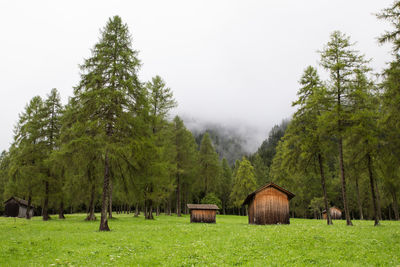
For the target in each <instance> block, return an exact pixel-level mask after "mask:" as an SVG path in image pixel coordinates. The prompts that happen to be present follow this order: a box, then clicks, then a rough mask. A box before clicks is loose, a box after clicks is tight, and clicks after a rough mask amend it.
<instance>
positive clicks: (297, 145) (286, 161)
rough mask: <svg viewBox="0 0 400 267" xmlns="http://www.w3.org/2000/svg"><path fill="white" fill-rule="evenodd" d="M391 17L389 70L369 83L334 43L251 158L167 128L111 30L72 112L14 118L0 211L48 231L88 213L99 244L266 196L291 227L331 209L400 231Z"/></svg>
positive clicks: (389, 15) (30, 111) (350, 51)
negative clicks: (123, 231)
mask: <svg viewBox="0 0 400 267" xmlns="http://www.w3.org/2000/svg"><path fill="white" fill-rule="evenodd" d="M399 6H400V2H396V3H395V4H394V5H393V6H392V7H389V8H387V9H385V10H383V11H382V12H381V13H380V14H378V18H379V19H384V20H388V21H389V22H392V24H393V26H394V29H393V30H392V31H388V32H386V33H384V34H383V35H382V36H381V37H380V39H379V40H380V42H390V43H392V44H393V61H392V62H390V63H389V64H388V66H387V68H386V69H385V70H383V72H382V73H381V74H380V75H375V74H374V73H373V70H372V67H371V63H370V60H368V59H367V58H366V57H365V56H364V55H363V54H362V53H361V52H359V51H357V50H356V49H355V44H354V43H353V42H352V40H351V37H350V36H348V35H346V34H344V33H341V32H339V31H335V32H333V33H332V34H331V36H330V40H328V41H327V43H326V44H325V45H321V50H320V51H319V52H318V53H319V55H320V61H319V65H318V66H305V69H304V73H303V74H302V75H301V76H300V77H299V79H300V80H299V86H298V87H299V88H298V94H297V99H296V100H295V101H294V102H293V103H292V105H293V106H294V107H296V108H297V111H296V112H295V113H294V115H293V117H292V118H290V119H285V120H283V121H282V122H281V123H280V124H279V125H275V126H274V127H273V128H272V129H271V131H270V132H269V135H268V137H267V138H266V139H265V140H264V142H263V143H262V144H261V146H260V147H259V148H258V149H257V151H256V152H254V153H249V151H248V149H246V147H245V144H246V142H245V140H242V139H241V137H239V136H235V135H233V134H229V132H228V131H224V130H223V129H222V127H220V128H218V127H217V128H209V129H208V130H205V131H200V132H199V131H193V133H192V132H191V131H190V130H188V128H187V127H186V125H185V123H184V120H182V119H181V118H180V117H179V116H176V117H174V118H173V119H171V118H170V112H171V110H172V109H173V108H174V107H175V106H176V105H177V104H178V103H176V101H175V99H174V97H173V93H172V89H171V88H169V87H168V82H167V80H164V79H163V78H162V77H160V76H155V77H153V78H152V79H151V80H150V81H141V80H140V79H139V77H138V74H137V73H138V70H139V68H140V66H141V62H140V59H139V55H138V52H137V51H136V50H135V49H134V43H133V42H132V37H131V35H130V32H129V29H128V27H127V25H126V24H125V23H123V22H122V19H121V18H120V17H118V16H115V17H113V18H110V19H109V20H108V21H107V24H106V26H105V27H104V28H103V29H102V31H101V36H100V38H99V41H98V42H97V43H96V44H95V45H94V47H93V49H92V50H91V55H90V57H88V58H87V59H85V60H83V63H82V65H81V66H80V71H81V73H80V74H81V79H80V81H79V83H78V84H77V86H76V87H75V88H74V94H73V96H72V97H70V98H69V101H68V103H67V104H66V105H65V106H63V105H62V104H61V102H60V95H59V93H58V91H57V89H52V90H51V91H50V92H49V94H48V95H47V96H46V97H45V98H42V97H40V96H35V97H33V98H32V99H31V101H30V102H29V103H28V104H27V105H26V107H25V109H24V110H23V111H22V112H21V114H20V116H19V120H18V122H17V123H16V126H15V129H14V140H13V143H12V145H11V146H10V148H9V149H8V151H3V152H2V153H1V155H0V195H1V199H2V200H3V201H4V200H6V199H8V198H9V197H11V196H18V197H21V198H24V199H26V200H27V201H28V203H29V204H33V205H34V206H35V207H36V214H37V215H38V213H39V214H41V216H42V217H43V220H49V219H51V216H50V214H57V213H58V217H59V218H60V219H63V218H65V216H64V214H65V213H67V212H68V213H69V212H86V213H87V217H86V220H97V219H100V220H99V224H100V225H99V230H100V231H108V230H110V228H109V226H108V220H109V219H112V218H113V214H115V213H132V215H133V216H141V215H143V217H144V218H145V219H147V220H152V219H154V218H156V217H154V214H155V216H158V215H160V214H161V213H162V212H163V213H165V214H166V215H172V214H173V213H176V215H177V216H181V214H187V213H188V210H187V206H186V204H188V203H208V204H216V205H218V206H219V208H220V213H223V214H239V215H246V209H245V207H243V206H242V203H243V201H244V199H245V198H246V196H247V195H248V194H249V193H251V192H252V191H254V190H256V189H257V188H258V187H260V186H262V185H264V184H266V183H268V182H274V183H277V184H279V185H281V186H283V187H285V188H287V189H288V190H290V191H292V192H294V193H295V194H296V197H295V198H293V200H291V212H292V214H291V215H292V216H295V217H304V218H321V217H322V216H321V213H322V211H323V210H328V209H329V208H330V207H332V206H336V207H338V208H340V209H342V210H343V211H344V214H345V218H346V222H347V225H352V220H353V219H374V220H375V222H374V223H375V225H379V223H380V220H385V219H395V220H399V203H398V198H399V193H400V167H399V166H400V164H399V163H400V162H399V159H400V136H399V133H400V115H399V114H400V110H399V109H400V90H399V88H400V63H399V62H400V61H399V60H400V58H399V55H398V50H399V46H400V45H399V44H400V37H399V29H400V23H399V15H398V14H399ZM323 71H325V72H326V73H327V74H328V78H327V79H321V78H320V77H321V76H320V75H319V73H321V72H323ZM28 207H29V205H28ZM0 212H1V210H0ZM96 212H100V218H97V217H96V215H95V213H96ZM27 214H29V212H27ZM27 216H29V215H27ZM27 219H29V217H28V218H27ZM327 223H328V224H332V220H331V219H330V216H329V213H328V218H327Z"/></svg>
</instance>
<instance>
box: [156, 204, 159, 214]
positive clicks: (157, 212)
mask: <svg viewBox="0 0 400 267" xmlns="http://www.w3.org/2000/svg"><path fill="white" fill-rule="evenodd" d="M156 216H160V205H157V208H156Z"/></svg>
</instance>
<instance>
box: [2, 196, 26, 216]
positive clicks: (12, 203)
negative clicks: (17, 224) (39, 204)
mask: <svg viewBox="0 0 400 267" xmlns="http://www.w3.org/2000/svg"><path fill="white" fill-rule="evenodd" d="M4 205H5V206H4V211H5V215H6V216H7V217H18V218H25V217H26V212H27V210H28V201H26V200H23V199H21V198H17V197H10V198H9V199H8V200H7V201H5V202H4ZM32 216H33V206H32V205H30V209H29V217H32Z"/></svg>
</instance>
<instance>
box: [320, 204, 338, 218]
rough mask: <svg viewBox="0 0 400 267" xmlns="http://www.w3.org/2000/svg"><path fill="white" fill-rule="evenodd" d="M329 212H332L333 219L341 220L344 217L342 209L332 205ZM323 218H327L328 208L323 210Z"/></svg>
mask: <svg viewBox="0 0 400 267" xmlns="http://www.w3.org/2000/svg"><path fill="white" fill-rule="evenodd" d="M329 212H330V214H331V219H332V220H340V219H342V211H341V210H340V209H338V208H336V207H331V208H330V209H329ZM322 218H324V219H325V220H326V210H323V211H322Z"/></svg>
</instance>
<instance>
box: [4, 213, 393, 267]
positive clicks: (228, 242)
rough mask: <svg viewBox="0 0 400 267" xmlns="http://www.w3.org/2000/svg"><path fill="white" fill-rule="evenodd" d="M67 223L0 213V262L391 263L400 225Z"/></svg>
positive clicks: (129, 218) (74, 218) (123, 219)
mask: <svg viewBox="0 0 400 267" xmlns="http://www.w3.org/2000/svg"><path fill="white" fill-rule="evenodd" d="M66 217H67V219H66V220H65V221H62V220H58V219H53V220H51V221H48V222H43V221H41V218H40V217H34V218H33V219H32V220H31V221H28V220H25V219H16V220H14V219H13V218H4V217H1V218H0V266H42V265H45V266H60V265H64V266H96V265H106V266H123V265H131V266H154V265H167V266H192V265H199V266H234V265H247V266H278V265H279V266H281V265H287V266H308V265H319V266H326V265H335V266H337V265H341V266H370V265H384V266H396V265H399V264H400V222H389V221H384V222H382V225H381V226H380V227H374V226H373V222H372V221H354V222H353V223H354V225H355V226H354V227H347V226H345V221H334V225H333V226H329V227H328V226H327V225H326V224H325V221H320V220H305V219H292V220H291V224H290V225H273V226H256V225H248V224H247V217H239V216H223V215H217V223H216V224H190V223H189V217H188V216H187V215H186V216H183V217H181V218H178V217H176V216H164V215H162V216H159V217H156V219H155V220H154V221H145V220H144V218H143V217H138V218H134V217H133V215H131V214H129V215H116V218H115V219H112V220H111V221H109V225H110V228H111V229H112V231H111V232H99V231H97V229H98V226H99V222H98V221H96V222H85V221H84V218H85V215H84V214H75V215H67V216H66Z"/></svg>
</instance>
